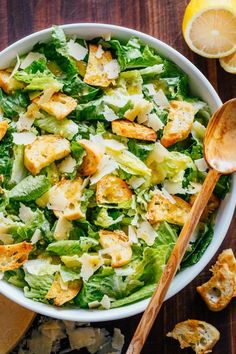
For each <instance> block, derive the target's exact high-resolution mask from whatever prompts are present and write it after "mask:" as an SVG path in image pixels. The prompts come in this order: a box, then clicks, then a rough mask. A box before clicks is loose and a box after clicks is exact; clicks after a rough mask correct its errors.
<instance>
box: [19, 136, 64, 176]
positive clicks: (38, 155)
mask: <svg viewBox="0 0 236 354" xmlns="http://www.w3.org/2000/svg"><path fill="white" fill-rule="evenodd" d="M69 153H70V143H69V141H68V140H66V139H64V138H62V137H60V136H58V135H52V134H51V135H42V136H39V137H37V139H36V140H35V141H34V142H33V143H32V144H29V145H27V146H26V147H25V155H24V164H25V167H26V168H27V169H28V170H29V171H30V172H31V173H32V174H33V175H36V174H37V173H39V172H40V171H41V169H42V168H44V167H46V166H48V165H50V164H51V163H52V162H54V161H55V160H59V159H62V158H63V157H65V156H67V155H69Z"/></svg>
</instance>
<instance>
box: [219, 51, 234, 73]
mask: <svg viewBox="0 0 236 354" xmlns="http://www.w3.org/2000/svg"><path fill="white" fill-rule="evenodd" d="M220 65H221V66H222V68H223V69H224V70H225V71H227V72H228V73H231V74H236V52H234V53H233V54H230V55H228V56H227V57H224V58H220Z"/></svg>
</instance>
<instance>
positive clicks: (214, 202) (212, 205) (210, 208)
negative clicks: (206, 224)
mask: <svg viewBox="0 0 236 354" xmlns="http://www.w3.org/2000/svg"><path fill="white" fill-rule="evenodd" d="M196 198H197V194H193V195H191V197H190V201H189V203H190V205H191V206H193V203H194V202H195V200H196ZM219 206H220V199H219V198H217V197H216V196H215V195H214V194H212V195H211V197H210V199H209V202H208V203H207V206H206V207H205V209H204V210H203V213H202V216H201V220H202V221H206V220H207V219H208V218H209V216H210V214H212V213H214V211H215V210H217V209H218V208H219Z"/></svg>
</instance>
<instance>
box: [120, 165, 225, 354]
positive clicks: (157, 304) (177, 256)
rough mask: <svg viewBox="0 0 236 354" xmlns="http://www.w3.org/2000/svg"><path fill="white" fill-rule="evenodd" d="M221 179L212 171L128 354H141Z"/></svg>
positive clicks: (183, 229) (184, 227)
mask: <svg viewBox="0 0 236 354" xmlns="http://www.w3.org/2000/svg"><path fill="white" fill-rule="evenodd" d="M219 177H220V174H219V173H218V172H217V171H215V170H212V169H211V170H210V171H209V173H208V175H207V177H206V179H205V181H204V183H203V186H202V189H201V191H200V193H199V194H198V196H197V198H196V200H195V202H194V205H193V207H192V209H191V211H190V213H189V217H188V220H187V221H186V223H185V224H184V226H183V228H182V230H181V233H180V235H179V237H178V240H177V242H176V244H175V247H174V249H173V251H172V253H171V255H170V258H169V260H168V262H167V264H166V266H165V268H164V271H163V273H162V276H161V278H160V280H159V283H158V285H157V288H156V290H155V292H154V294H153V296H152V298H151V301H150V303H149V305H148V307H147V309H146V310H145V312H144V314H143V316H142V318H141V321H140V322H139V325H138V327H137V329H136V331H135V334H134V336H133V339H132V341H131V342H130V345H129V348H128V350H127V352H126V354H139V353H140V352H141V350H142V348H143V345H144V343H145V341H146V339H147V337H148V334H149V332H150V330H151V328H152V325H153V323H154V321H155V319H156V317H157V315H158V313H159V311H160V308H161V306H162V303H163V301H164V298H165V296H166V293H167V291H168V289H169V286H170V283H171V281H172V279H173V277H174V276H175V273H176V271H177V269H178V267H179V265H180V262H181V260H182V258H183V256H184V254H185V251H186V249H187V247H188V244H189V241H190V239H191V236H192V233H193V231H194V230H195V228H196V226H197V224H198V222H199V220H200V217H201V215H202V212H203V210H204V208H205V207H206V205H207V202H208V200H209V198H210V196H211V194H212V192H213V189H214V187H215V185H216V183H217V181H218V179H219Z"/></svg>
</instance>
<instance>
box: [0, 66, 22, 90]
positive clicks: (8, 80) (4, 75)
mask: <svg viewBox="0 0 236 354" xmlns="http://www.w3.org/2000/svg"><path fill="white" fill-rule="evenodd" d="M10 76H11V73H10V72H8V71H6V70H0V87H1V88H2V89H3V91H5V92H6V93H7V94H11V93H12V92H14V91H16V90H19V89H22V88H23V87H24V84H23V83H22V82H19V81H17V80H16V79H14V77H10Z"/></svg>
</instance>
